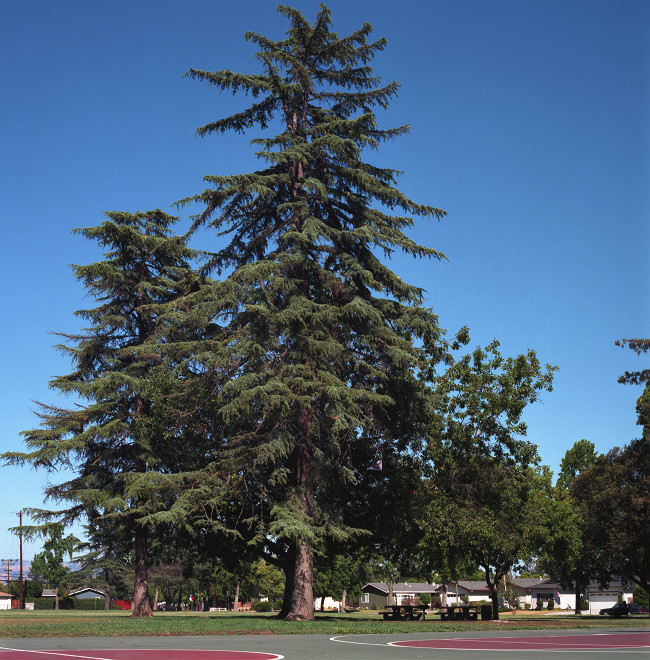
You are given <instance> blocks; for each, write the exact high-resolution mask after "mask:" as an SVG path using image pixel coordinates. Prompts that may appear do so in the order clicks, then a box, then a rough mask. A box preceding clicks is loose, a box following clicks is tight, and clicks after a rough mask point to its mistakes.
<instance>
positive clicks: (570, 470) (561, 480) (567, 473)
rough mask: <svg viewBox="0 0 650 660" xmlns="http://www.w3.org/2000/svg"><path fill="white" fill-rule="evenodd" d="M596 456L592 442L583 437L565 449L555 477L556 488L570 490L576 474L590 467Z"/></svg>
mask: <svg viewBox="0 0 650 660" xmlns="http://www.w3.org/2000/svg"><path fill="white" fill-rule="evenodd" d="M597 458H598V453H597V452H596V446H595V445H594V443H593V442H589V440H585V439H584V438H582V440H578V441H577V442H575V443H574V444H573V447H571V449H569V450H567V452H566V454H565V455H564V458H563V459H562V462H561V463H560V473H559V474H558V479H557V486H558V488H561V489H562V490H565V491H568V490H570V489H571V486H572V485H573V481H574V480H575V478H576V477H577V476H578V474H580V472H582V471H583V470H584V469H586V468H588V467H591V466H592V465H593V464H594V463H595V462H596V459H597Z"/></svg>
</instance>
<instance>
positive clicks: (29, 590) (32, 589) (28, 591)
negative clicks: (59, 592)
mask: <svg viewBox="0 0 650 660" xmlns="http://www.w3.org/2000/svg"><path fill="white" fill-rule="evenodd" d="M0 591H6V592H8V593H10V594H11V595H12V596H13V597H14V598H18V597H19V595H20V583H19V582H18V581H16V580H14V581H13V582H10V583H9V584H8V585H7V586H6V587H4V589H3V588H2V587H1V586H0ZM42 593H43V583H42V582H39V581H38V580H24V581H23V596H24V597H25V600H30V601H31V600H32V599H34V598H40V597H41V594H42Z"/></svg>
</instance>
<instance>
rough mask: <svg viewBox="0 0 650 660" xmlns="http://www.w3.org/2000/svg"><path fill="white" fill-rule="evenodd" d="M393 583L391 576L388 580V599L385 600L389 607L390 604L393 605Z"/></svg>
mask: <svg viewBox="0 0 650 660" xmlns="http://www.w3.org/2000/svg"><path fill="white" fill-rule="evenodd" d="M394 584H395V583H394V582H393V578H391V579H390V581H389V582H388V600H387V601H386V605H388V607H391V606H392V605H394V603H393V585H394Z"/></svg>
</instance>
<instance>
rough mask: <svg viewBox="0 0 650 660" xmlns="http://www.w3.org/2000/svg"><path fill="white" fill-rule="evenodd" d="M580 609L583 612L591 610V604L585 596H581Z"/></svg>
mask: <svg viewBox="0 0 650 660" xmlns="http://www.w3.org/2000/svg"><path fill="white" fill-rule="evenodd" d="M580 609H581V610H588V609H589V603H588V602H587V599H586V598H585V597H584V596H580Z"/></svg>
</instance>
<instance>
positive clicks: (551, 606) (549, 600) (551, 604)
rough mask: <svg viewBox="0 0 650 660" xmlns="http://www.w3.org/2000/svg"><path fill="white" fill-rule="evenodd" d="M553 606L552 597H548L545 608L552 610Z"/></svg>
mask: <svg viewBox="0 0 650 660" xmlns="http://www.w3.org/2000/svg"><path fill="white" fill-rule="evenodd" d="M554 607H555V601H554V600H553V599H552V598H549V599H548V603H547V604H546V609H547V610H552V609H553V608H554Z"/></svg>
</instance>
